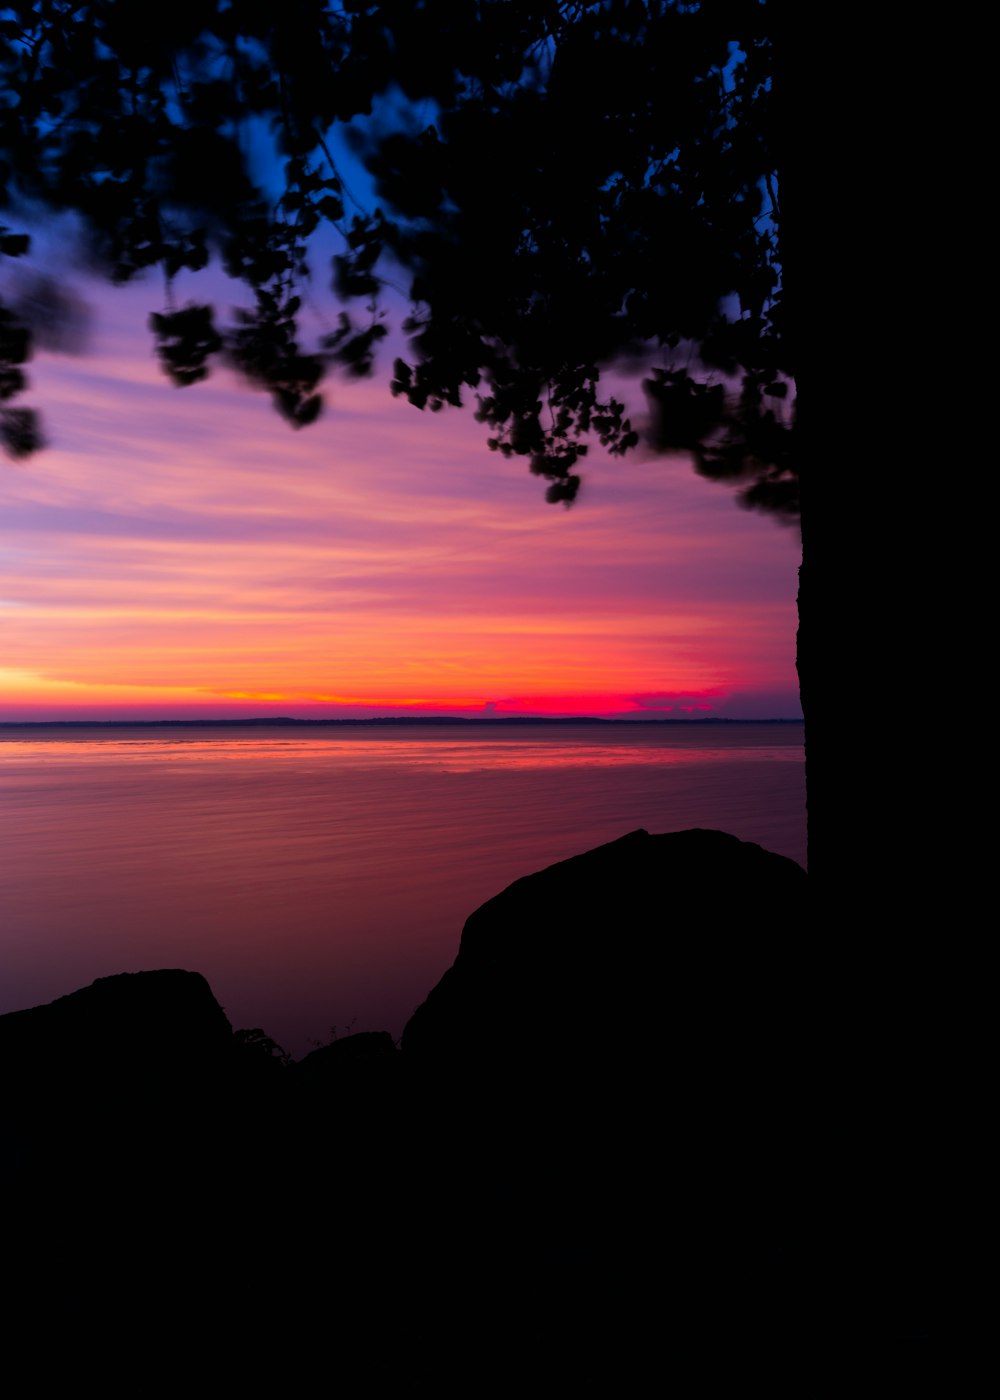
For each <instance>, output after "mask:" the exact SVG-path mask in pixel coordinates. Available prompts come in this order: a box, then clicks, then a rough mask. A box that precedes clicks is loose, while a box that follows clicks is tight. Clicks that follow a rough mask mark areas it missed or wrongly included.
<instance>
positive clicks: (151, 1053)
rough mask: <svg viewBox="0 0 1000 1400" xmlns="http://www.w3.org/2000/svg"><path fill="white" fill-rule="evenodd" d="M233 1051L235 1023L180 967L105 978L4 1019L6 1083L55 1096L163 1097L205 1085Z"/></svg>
mask: <svg viewBox="0 0 1000 1400" xmlns="http://www.w3.org/2000/svg"><path fill="white" fill-rule="evenodd" d="M232 1053H233V1032H232V1027H231V1026H230V1024H229V1022H228V1020H227V1019H226V1015H225V1012H224V1011H223V1010H222V1008H221V1006H219V1004H218V1002H217V1001H216V1000H215V997H214V996H213V995H212V991H211V988H210V987H209V985H208V983H207V982H206V981H205V979H204V977H202V976H201V975H200V973H197V972H184V971H181V970H179V969H168V970H163V971H158V972H133V973H121V974H120V975H118V976H116V977H100V978H98V979H97V981H96V982H92V983H91V984H90V986H89V987H84V988H82V989H81V990H80V991H77V992H72V993H71V994H70V995H69V996H65V997H60V998H59V999H58V1000H57V1001H53V1002H49V1003H48V1004H47V1005H45V1006H36V1007H32V1008H30V1009H29V1010H26V1011H13V1012H10V1013H9V1014H7V1015H5V1016H0V1066H2V1067H3V1077H4V1080H5V1082H6V1084H7V1085H8V1086H9V1087H10V1088H12V1089H13V1088H15V1087H16V1086H17V1085H30V1086H31V1091H32V1092H33V1093H35V1094H44V1095H47V1096H52V1097H54V1098H56V1099H66V1098H77V1097H78V1096H79V1095H80V1094H81V1093H84V1092H86V1093H88V1095H89V1096H90V1097H91V1098H92V1099H95V1100H99V1099H103V1098H105V1097H108V1096H112V1097H114V1096H117V1095H120V1094H123V1093H125V1092H127V1091H131V1092H132V1093H133V1094H135V1095H137V1096H139V1098H140V1099H141V1098H146V1097H149V1096H156V1095H157V1094H159V1093H161V1092H165V1091H169V1090H171V1089H173V1088H183V1087H189V1086H190V1085H192V1084H194V1083H198V1082H201V1081H202V1080H203V1078H204V1076H205V1075H206V1074H211V1073H212V1071H213V1069H215V1068H218V1067H219V1066H222V1065H228V1064H229V1063H230V1062H231V1057H232Z"/></svg>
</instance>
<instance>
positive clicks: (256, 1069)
mask: <svg viewBox="0 0 1000 1400" xmlns="http://www.w3.org/2000/svg"><path fill="white" fill-rule="evenodd" d="M813 925H814V915H813V913H812V911H810V910H809V908H808V905H807V880H806V877H805V875H804V873H803V871H802V870H801V869H800V868H799V867H798V866H796V865H795V864H794V863H793V862H791V861H789V860H787V859H785V858H783V857H780V856H777V855H773V854H770V853H768V852H766V851H763V850H761V849H760V847H758V846H753V845H750V844H747V843H744V842H740V841H738V840H737V839H736V838H735V837H732V836H727V835H724V834H723V833H720V832H711V831H686V832H678V833H673V834H670V835H662V836H650V835H648V834H647V833H645V832H642V831H637V832H633V833H631V834H630V835H629V836H626V837H623V838H622V839H621V840H619V841H615V842H613V843H611V844H610V845H607V846H603V847H600V848H599V849H597V850H595V851H590V852H588V853H586V854H585V855H581V856H578V857H576V858H575V859H573V860H569V861H564V862H562V863H560V864H558V865H555V866H552V867H550V868H549V869H547V870H543V871H541V872H539V873H538V874H535V875H531V876H528V877H527V878H525V879H523V880H519V881H517V882H516V883H515V884H513V885H511V886H510V887H509V888H508V889H506V890H504V891H503V892H502V893H501V894H499V895H498V896H497V897H496V898H495V899H492V900H490V901H489V902H488V903H487V904H485V905H483V906H482V908H480V909H479V910H477V911H476V912H475V913H474V914H473V915H472V916H471V918H470V919H469V920H468V922H467V923H466V926H465V930H464V932H463V935H462V941H461V947H460V950H459V953H458V956H457V958H456V960H455V963H454V965H453V967H452V968H451V969H450V970H449V971H448V972H447V973H446V974H445V975H444V977H443V978H442V980H441V982H440V983H439V984H438V985H437V987H435V988H434V989H433V991H432V992H431V993H430V995H429V996H428V998H427V1000H426V1001H425V1002H424V1004H423V1005H422V1006H421V1007H420V1008H419V1009H418V1010H417V1012H416V1013H415V1015H414V1016H413V1018H412V1019H411V1021H410V1022H409V1024H408V1025H407V1027H406V1030H405V1032H404V1034H403V1038H402V1043H401V1048H399V1049H397V1048H396V1046H395V1045H394V1044H393V1042H392V1040H391V1039H390V1037H389V1036H388V1035H386V1034H365V1035H354V1036H350V1037H347V1038H346V1039H343V1040H340V1041H335V1042H334V1043H333V1044H331V1045H328V1046H325V1047H323V1048H322V1049H319V1050H316V1051H315V1052H314V1053H312V1054H311V1055H309V1056H308V1057H307V1058H306V1059H305V1060H303V1061H301V1062H299V1063H291V1062H289V1061H287V1060H286V1059H284V1058H283V1057H282V1056H281V1055H280V1054H279V1053H277V1052H278V1047H276V1046H274V1044H273V1042H271V1041H269V1040H268V1038H267V1037H266V1035H265V1034H264V1032H263V1031H259V1030H255V1031H249V1032H248V1031H242V1032H238V1033H236V1034H235V1035H234V1033H233V1031H232V1028H231V1027H230V1025H229V1023H228V1021H227V1020H226V1017H225V1015H224V1013H223V1012H222V1010H221V1008H220V1007H219V1005H218V1003H217V1002H216V1001H215V999H214V997H213V996H212V993H211V991H210V989H209V987H208V984H207V983H206V982H205V980H204V978H202V977H201V976H199V975H198V974H197V973H193V972H184V971H177V970H168V971H161V972H144V973H134V974H123V975H121V976H118V977H106V978H102V979H100V980H98V981H97V982H94V983H93V984H92V985H91V986H89V987H87V988H84V989H83V990H81V991H78V992H75V993H73V994H72V995H71V996H67V997H63V998H61V999H60V1000H59V1001H56V1002H53V1003H51V1004H50V1005H48V1006H41V1007H36V1008H34V1009H32V1010H27V1011H20V1012H15V1013H13V1014H11V1015H7V1016H3V1017H0V1065H2V1067H3V1102H2V1117H0V1126H2V1133H3V1177H4V1180H3V1185H4V1195H3V1199H4V1201H5V1216H6V1222H5V1248H4V1252H3V1262H2V1265H0V1268H2V1273H3V1280H4V1286H5V1291H6V1293H7V1295H8V1296H7V1298H6V1312H5V1317H6V1319H7V1321H8V1325H9V1326H8V1332H9V1336H10V1338H11V1339H12V1344H13V1345H14V1346H15V1347H16V1348H19V1349H23V1351H24V1353H25V1357H26V1359H27V1361H28V1364H29V1365H35V1366H38V1365H41V1364H42V1359H43V1358H45V1365H46V1366H53V1365H56V1364H66V1365H68V1366H69V1367H70V1368H71V1369H74V1370H75V1372H76V1374H78V1375H83V1374H86V1373H88V1372H90V1371H95V1370H96V1371H97V1372H98V1373H100V1374H101V1375H102V1376H104V1377H105V1378H108V1379H110V1378H111V1377H112V1376H113V1375H114V1374H115V1373H117V1372H119V1371H120V1372H121V1373H122V1376H123V1378H124V1379H125V1380H126V1381H129V1383H134V1384H136V1385H139V1386H140V1387H141V1386H143V1385H148V1384H151V1383H153V1382H155V1380H156V1378H157V1377H158V1376H166V1375H167V1374H168V1373H169V1372H171V1371H173V1369H174V1368H175V1367H178V1366H180V1367H181V1368H184V1369H189V1368H190V1367H192V1366H198V1367H207V1368H208V1369H207V1370H206V1372H205V1377H206V1384H213V1383H214V1380H217V1381H220V1382H221V1381H225V1382H226V1383H228V1384H236V1383H240V1384H243V1383H248V1382H251V1381H254V1380H256V1381H257V1382H258V1383H262V1382H263V1380H264V1378H265V1376H267V1377H268V1378H270V1379H272V1380H273V1379H277V1380H278V1381H279V1383H280V1384H281V1385H282V1386H283V1387H285V1389H287V1393H293V1392H297V1391H298V1389H299V1388H300V1387H303V1386H305V1385H309V1386H313V1385H315V1384H320V1385H323V1386H326V1387H333V1386H335V1385H337V1384H339V1383H341V1382H349V1383H352V1384H358V1383H360V1384H363V1385H364V1386H365V1387H366V1388H367V1389H369V1390H370V1389H372V1388H374V1389H375V1391H376V1393H378V1387H379V1385H380V1384H382V1383H385V1384H388V1383H390V1382H392V1383H393V1384H396V1383H404V1382H406V1381H407V1380H417V1379H419V1380H421V1381H422V1382H423V1383H425V1384H431V1385H434V1386H438V1387H444V1388H446V1389H448V1390H449V1391H463V1392H465V1393H468V1394H480V1393H483V1392H484V1391H486V1392H489V1391H490V1390H491V1388H492V1387H493V1385H494V1384H496V1385H499V1386H503V1387H505V1388H509V1387H510V1386H512V1385H516V1386H518V1387H519V1389H525V1388H528V1389H532V1390H533V1389H535V1388H537V1387H543V1388H545V1389H552V1388H558V1389H559V1390H562V1389H563V1388H564V1387H566V1386H568V1385H569V1386H572V1387H574V1388H576V1387H579V1386H588V1387H589V1386H590V1385H594V1386H598V1387H606V1386H608V1385H611V1386H613V1387H614V1388H615V1390H616V1391H617V1392H618V1393H633V1390H634V1388H635V1393H638V1388H641V1387H644V1386H645V1385H646V1384H647V1382H646V1381H644V1379H643V1378H644V1377H645V1376H646V1375H647V1374H648V1372H649V1369H650V1366H653V1367H655V1368H656V1369H657V1372H658V1373H659V1374H660V1375H661V1376H669V1375H671V1374H677V1373H678V1369H679V1368H681V1367H682V1366H683V1367H686V1366H688V1365H694V1364H697V1366H698V1374H699V1375H700V1376H701V1378H702V1386H704V1385H710V1378H711V1377H712V1376H713V1375H714V1374H719V1375H727V1376H736V1375H739V1374H742V1373H744V1371H743V1368H745V1366H746V1364H747V1363H748V1361H749V1360H751V1359H752V1358H755V1357H756V1358H757V1359H759V1360H760V1361H761V1362H763V1363H764V1364H766V1365H767V1366H768V1367H769V1368H771V1370H772V1372H773V1369H774V1368H775V1367H777V1368H778V1369H779V1370H780V1369H782V1368H785V1367H788V1368H791V1370H792V1371H793V1372H794V1370H795V1369H796V1367H797V1366H798V1364H800V1363H799V1361H798V1360H797V1359H796V1358H799V1357H800V1356H801V1354H802V1349H803V1348H805V1349H807V1350H808V1351H809V1352H811V1353H812V1354H813V1356H816V1355H819V1354H822V1352H823V1350H824V1349H826V1348H831V1347H832V1348H834V1349H835V1348H836V1346H837V1345H838V1342H837V1339H838V1338H839V1337H842V1336H843V1335H844V1334H845V1331H846V1332H851V1333H855V1334H858V1335H862V1334H865V1333H873V1334H875V1335H876V1336H882V1337H897V1338H903V1339H918V1338H919V1337H920V1336H921V1335H922V1327H923V1322H924V1311H925V1306H926V1305H925V1298H924V1293H925V1282H926V1265H925V1264H924V1263H923V1261H924V1259H925V1257H926V1239H925V1237H924V1233H925V1232H924V1230H923V1226H922V1223H921V1218H920V1212H919V1209H917V1203H916V1201H915V1199H913V1198H912V1197H913V1195H914V1192H917V1191H918V1187H919V1183H917V1184H916V1185H913V1186H912V1187H911V1186H909V1185H908V1184H907V1182H906V1180H905V1179H904V1178H903V1177H902V1176H901V1175H900V1173H899V1172H898V1171H897V1170H896V1168H897V1166H898V1162H897V1157H898V1156H900V1155H905V1153H901V1152H896V1154H895V1155H893V1152H889V1153H888V1155H887V1154H886V1152H885V1151H884V1150H883V1149H884V1148H885V1145H886V1143H887V1142H888V1141H889V1139H890V1138H892V1136H893V1135H892V1134H891V1133H887V1134H883V1135H882V1137H879V1135H878V1134H877V1133H876V1134H875V1136H874V1137H872V1136H869V1137H868V1139H867V1140H866V1143H865V1150H866V1151H867V1153H868V1159H869V1160H868V1161H867V1163H866V1164H865V1165H864V1167H863V1169H861V1170H859V1169H858V1161H857V1159H856V1156H857V1155H856V1154H855V1153H854V1152H853V1148H854V1147H855V1146H857V1145H858V1144H857V1142H854V1141H853V1140H852V1141H851V1142H850V1143H849V1144H848V1148H847V1149H845V1145H844V1140H843V1135H842V1134H841V1135H840V1136H838V1124H843V1123H844V1122H847V1121H852V1122H857V1121H859V1120H857V1119H856V1118H852V1117H851V1115H850V1114H848V1115H846V1116H845V1115H844V1114H843V1113H842V1112H841V1111H840V1110H839V1109H838V1107H837V1103H836V1099H837V1095H836V1092H835V1091H834V1089H832V1088H831V1085H833V1084H834V1081H835V1080H836V1073H835V1071H834V1070H833V1069H832V1068H831V1066H832V1065H833V1063H834V1062H835V1061H837V1060H838V1058H839V1059H840V1060H841V1061H843V1063H847V1061H846V1060H844V1056H843V1053H842V1052H841V1051H840V1050H838V1051H837V1054H835V1055H833V1056H831V1055H830V1054H829V1053H828V1051H829V1038H830V1032H831V1026H832V1025H833V1020H832V1019H831V1016H830V1012H829V1007H828V1005H827V1004H826V1002H825V999H824V996H823V992H822V985H821V979H822V959H821V958H820V957H817V942H816V937H815V934H814V931H813ZM884 1109H885V1112H886V1113H888V1114H889V1118H890V1119H892V1116H893V1112H894V1110H893V1105H892V1104H891V1103H889V1104H886V1105H884ZM863 1110H864V1105H859V1112H861V1118H863V1119H865V1121H867V1118H866V1116H865V1112H864V1111H863ZM910 1116H912V1115H910ZM883 1117H884V1114H883ZM897 1117H898V1115H897ZM904 1120H905V1121H904ZM899 1121H900V1122H902V1123H903V1125H904V1127H905V1124H906V1123H908V1122H909V1121H910V1118H909V1117H907V1115H906V1114H905V1113H904V1114H903V1115H902V1118H900V1120H899ZM897 1126H898V1125H897ZM904 1136H905V1134H904ZM879 1143H881V1145H882V1146H881V1148H880V1147H879V1146H878V1144H879ZM915 1210H916V1215H915V1214H914V1211H915ZM817 1348H818V1351H817ZM32 1358H34V1361H32ZM137 1368H138V1369H137ZM213 1378H214V1380H213ZM529 1381H530V1384H529Z"/></svg>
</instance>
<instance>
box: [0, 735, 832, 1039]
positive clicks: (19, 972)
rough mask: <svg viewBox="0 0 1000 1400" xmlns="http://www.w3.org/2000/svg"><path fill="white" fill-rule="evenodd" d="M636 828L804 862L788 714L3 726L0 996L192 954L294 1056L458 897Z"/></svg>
mask: <svg viewBox="0 0 1000 1400" xmlns="http://www.w3.org/2000/svg"><path fill="white" fill-rule="evenodd" d="M640 826H642V827H645V828H646V829H647V830H649V831H671V830H676V829H679V828H683V827H688V826H705V827H719V828H722V829H723V830H726V831H731V832H734V833H735V834H736V835H737V836H741V837H743V838H744V839H746V840H751V841H757V842H759V843H760V844H761V845H763V846H767V847H768V848H770V849H771V850H774V851H779V852H781V853H782V854H783V855H788V856H791V857H792V858H793V859H795V860H798V861H800V862H801V863H802V864H804V863H805V787H804V776H803V753H802V727H801V725H797V724H783V725H732V726H724V727H722V726H720V727H718V728H715V727H711V728H701V727H697V728H696V727H692V728H690V729H687V728H680V727H673V726H664V727H662V728H661V727H659V726H656V727H653V726H642V727H641V728H640V727H614V728H602V727H597V728H593V729H589V728H571V729H553V728H547V727H542V726H538V727H536V726H526V727H524V728H517V729H503V728H497V729H487V728H484V729H481V730H480V729H477V730H476V731H475V732H470V730H469V728H468V726H456V727H454V728H453V727H451V726H447V727H442V728H435V729H433V730H425V729H415V728H408V727H404V726H400V727H398V728H397V727H385V728H382V727H380V728H378V729H364V728H359V729H343V730H340V729H338V730H329V729H319V730H294V729H291V730H280V729H278V730H275V729H270V730H261V729H253V728H247V729H226V730H222V731H220V730H217V729H181V730H173V729H171V730H155V729H154V730H150V729H143V728H141V727H128V726H121V727H115V728H109V729H101V730H85V729H78V730H77V729H63V728H60V729H55V730H48V729H46V730H41V729H38V730H6V731H4V730H0V851H2V856H0V862H2V866H0V921H2V923H0V929H2V932H0V1012H3V1011H13V1010H16V1009H18V1008H20V1007H23V1006H31V1005H35V1004H37V1003H39V1002H43V1001H48V1000H51V999H52V998H53V997H56V996H61V995H63V994H65V993H66V992H70V991H73V990H74V989H75V988H77V987H80V986H83V985H85V984H86V983H88V982H90V981H92V980H93V979H94V978H95V977H100V976H104V975H106V974H108V973H114V972H126V971H137V970H140V969H143V968H157V967H186V968H192V969H195V970H197V971H199V972H203V973H204V974H205V976H206V977H207V978H208V980H209V982H210V983H211V985H212V989H213V991H214V992H215V994H216V996H217V997H218V999H219V1001H220V1002H222V1004H223V1005H224V1006H225V1008H226V1012H227V1014H228V1015H229V1018H230V1020H231V1021H232V1022H233V1024H234V1025H236V1026H263V1027H264V1029H265V1030H266V1031H267V1032H268V1034H270V1035H272V1036H274V1037H275V1038H276V1039H277V1040H279V1041H280V1042H281V1043H282V1044H283V1045H284V1046H285V1047H286V1049H287V1050H288V1051H289V1052H290V1053H291V1054H292V1055H294V1056H296V1057H299V1056H301V1055H303V1054H305V1053H307V1052H308V1050H309V1049H310V1048H311V1046H312V1044H314V1043H315V1042H317V1041H325V1040H328V1039H329V1037H330V1031H331V1027H333V1026H336V1027H337V1028H338V1030H339V1032H340V1033H343V1032H344V1031H345V1030H346V1029H347V1028H348V1027H352V1028H353V1029H354V1030H376V1029H386V1030H390V1031H392V1032H393V1034H398V1033H399V1031H400V1030H401V1029H402V1026H403V1024H404V1022H405V1021H406V1019H407V1018H408V1017H409V1015H410V1014H411V1012H412V1011H413V1009H414V1007H415V1006H416V1005H417V1003H418V1002H419V1001H421V1000H422V999H423V997H424V995H425V994H426V992H427V991H428V990H429V989H430V987H431V986H433V984H434V983H435V982H436V981H437V980H438V978H439V977H440V976H441V974H442V972H444V970H445V968H447V967H448V966H449V965H450V963H451V962H452V960H453V958H454V956H455V953H456V951H457V949H458V941H459V935H460V933H461V929H462V924H463V922H464V920H465V918H466V916H467V915H468V914H470V913H471V912H472V910H473V909H475V908H476V907H477V906H478V905H479V904H481V903H482V902H483V901H484V900H486V899H488V898H490V896H492V895H494V894H496V893H498V892H499V891H500V890H501V889H503V888H504V886H505V885H508V884H509V883H510V882H511V881H512V880H515V879H517V878H518V877H519V876H521V875H527V874H530V873H531V872H532V871H534V870H538V869H541V868H542V867H543V866H545V865H549V864H551V863H552V862H553V861H557V860H562V859H564V858H566V857H568V856H571V855H576V854H578V853H579V852H581V851H585V850H588V849H589V848H590V847H592V846H597V845H600V844H601V843H602V842H604V841H610V840H613V839H614V838H615V837H618V836H622V835H624V833H625V832H627V831H632V830H634V829H635V828H636V827H640Z"/></svg>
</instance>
